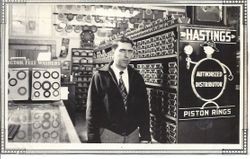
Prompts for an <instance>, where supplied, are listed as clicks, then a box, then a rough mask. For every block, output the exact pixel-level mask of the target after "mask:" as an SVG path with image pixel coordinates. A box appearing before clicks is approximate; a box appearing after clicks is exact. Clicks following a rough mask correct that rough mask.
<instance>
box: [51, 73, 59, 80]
mask: <svg viewBox="0 0 250 159" xmlns="http://www.w3.org/2000/svg"><path fill="white" fill-rule="evenodd" d="M51 77H52V78H54V79H57V78H58V77H59V73H58V72H57V71H53V72H52V73H51Z"/></svg>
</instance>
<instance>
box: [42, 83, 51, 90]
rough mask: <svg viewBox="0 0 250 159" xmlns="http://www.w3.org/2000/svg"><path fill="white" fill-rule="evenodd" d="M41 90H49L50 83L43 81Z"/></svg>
mask: <svg viewBox="0 0 250 159" xmlns="http://www.w3.org/2000/svg"><path fill="white" fill-rule="evenodd" d="M46 84H47V85H48V86H46ZM42 88H43V89H44V90H49V89H50V88H51V83H50V82H49V81H44V82H43V84H42Z"/></svg>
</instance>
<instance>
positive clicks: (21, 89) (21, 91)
mask: <svg viewBox="0 0 250 159" xmlns="http://www.w3.org/2000/svg"><path fill="white" fill-rule="evenodd" d="M17 92H18V94H20V95H25V94H26V93H27V88H25V87H20V88H18V90H17Z"/></svg>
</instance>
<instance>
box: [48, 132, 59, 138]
mask: <svg viewBox="0 0 250 159" xmlns="http://www.w3.org/2000/svg"><path fill="white" fill-rule="evenodd" d="M50 136H51V138H53V139H55V138H57V137H58V136H59V134H58V132H57V131H52V132H51V133H50Z"/></svg>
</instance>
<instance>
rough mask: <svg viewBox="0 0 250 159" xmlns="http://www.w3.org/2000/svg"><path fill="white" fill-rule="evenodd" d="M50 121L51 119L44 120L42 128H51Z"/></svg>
mask: <svg viewBox="0 0 250 159" xmlns="http://www.w3.org/2000/svg"><path fill="white" fill-rule="evenodd" d="M50 125H51V124H50V121H49V120H44V121H42V128H43V129H45V130H47V129H49V128H50Z"/></svg>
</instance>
